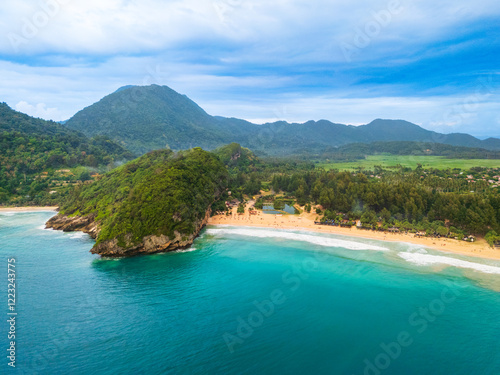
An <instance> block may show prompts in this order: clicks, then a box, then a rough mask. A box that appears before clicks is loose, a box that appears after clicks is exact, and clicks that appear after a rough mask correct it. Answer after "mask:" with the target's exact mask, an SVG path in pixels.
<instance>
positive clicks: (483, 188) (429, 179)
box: [216, 144, 500, 242]
mask: <svg viewBox="0 0 500 375" xmlns="http://www.w3.org/2000/svg"><path fill="white" fill-rule="evenodd" d="M216 153H218V154H219V155H220V157H221V158H222V159H223V161H224V163H225V164H226V166H227V167H228V169H229V170H230V176H231V177H230V186H231V190H232V191H233V196H236V197H237V198H239V199H240V200H242V199H243V196H244V195H248V196H251V195H257V194H259V191H260V190H261V189H266V190H268V191H271V192H273V193H274V194H278V193H284V194H283V195H284V196H286V197H288V198H293V199H295V200H296V202H297V203H298V204H299V205H301V206H305V207H306V209H308V210H311V209H313V208H312V207H315V206H318V208H317V212H318V217H319V218H320V220H323V221H324V220H329V221H336V222H337V223H340V222H342V221H344V220H346V219H347V220H349V221H354V220H360V221H361V223H362V225H363V227H364V228H370V229H385V230H387V229H388V228H389V227H390V228H398V229H401V230H405V231H415V232H416V231H420V232H426V233H428V234H433V235H442V236H450V237H457V238H463V237H465V236H468V235H471V234H473V235H481V236H483V235H485V234H487V233H490V236H489V238H490V239H491V241H495V240H497V239H500V238H497V237H495V236H497V234H496V233H500V169H486V168H479V167H478V168H473V169H471V170H468V171H462V170H460V169H453V170H438V169H428V170H427V169H423V168H422V166H418V167H417V168H415V169H413V170H412V169H411V168H403V167H400V168H398V169H396V170H394V169H392V170H387V169H383V168H381V167H376V168H375V169H374V170H373V171H363V173H362V172H360V171H357V172H347V171H343V172H342V171H336V170H333V171H325V170H323V169H321V168H314V164H311V163H309V162H302V163H301V162H298V161H296V160H295V161H294V160H284V159H277V160H265V161H264V160H261V159H258V158H256V157H255V155H253V154H252V153H251V151H250V150H247V149H244V148H241V147H240V146H239V145H237V144H232V145H229V146H225V147H223V148H221V149H219V151H216ZM279 202H281V201H279ZM258 203H259V204H261V203H262V199H260V200H258ZM319 207H321V208H319ZM220 209H223V207H222V206H220ZM491 241H490V242H491Z"/></svg>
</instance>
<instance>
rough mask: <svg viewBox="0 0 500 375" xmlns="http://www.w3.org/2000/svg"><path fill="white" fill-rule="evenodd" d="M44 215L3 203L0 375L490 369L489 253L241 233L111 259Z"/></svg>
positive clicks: (496, 325) (495, 351) (499, 366)
mask: <svg viewBox="0 0 500 375" xmlns="http://www.w3.org/2000/svg"><path fill="white" fill-rule="evenodd" d="M53 214H54V213H53V212H37V213H15V214H11V213H0V244H1V245H0V255H1V257H0V261H1V262H2V263H3V265H2V266H1V269H2V270H3V271H2V273H0V275H2V274H3V276H2V277H3V278H4V281H3V282H2V283H0V285H2V286H3V288H2V300H1V303H2V305H3V307H2V311H3V312H4V317H3V319H1V321H2V323H0V346H1V347H2V350H3V352H4V355H3V356H2V359H1V360H0V361H1V362H0V373H2V374H4V373H5V374H10V373H12V374H86V375H89V374H113V375H114V374H348V375H362V374H369V375H378V374H403V375H407V374H408V375H411V374H419V375H421V374H446V375H448V374H454V375H457V374H464V375H471V374H492V375H498V374H500V349H499V348H500V345H499V344H500V262H494V261H480V260H477V259H472V258H465V257H459V256H453V255H447V254H443V253H441V254H438V253H437V252H433V251H431V250H428V249H423V248H421V247H419V246H416V245H409V244H404V243H386V242H380V241H379V242H377V241H371V240H364V239H355V238H348V237H341V236H333V235H323V234H311V233H307V232H297V231H280V230H271V229H256V228H243V227H239V228H235V227H209V228H206V229H205V230H204V232H203V234H202V236H201V237H200V238H199V239H197V240H196V242H195V244H194V246H193V247H192V248H191V249H189V250H190V251H184V252H177V253H170V254H161V255H154V256H145V257H136V258H130V259H119V260H107V259H99V258H97V257H96V256H94V255H92V254H90V253H89V249H90V248H91V247H92V244H93V241H92V240H91V239H90V238H89V237H88V236H87V235H85V234H82V233H63V232H57V231H52V230H44V229H43V227H44V222H45V221H46V220H47V219H48V218H50V217H51V216H52V215H53ZM12 257H14V258H15V259H16V263H15V264H16V291H17V298H16V309H17V310H16V311H17V313H18V315H17V316H16V339H15V341H16V368H15V369H12V368H10V367H9V366H8V365H7V363H8V361H9V360H8V359H7V357H6V355H5V353H7V352H8V350H7V349H8V348H9V347H8V345H9V340H8V339H7V330H8V329H9V326H8V325H9V323H8V322H7V319H8V316H7V312H8V310H7V284H8V281H7V260H8V259H9V258H12Z"/></svg>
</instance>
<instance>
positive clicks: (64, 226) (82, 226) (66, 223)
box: [45, 214, 99, 239]
mask: <svg viewBox="0 0 500 375" xmlns="http://www.w3.org/2000/svg"><path fill="white" fill-rule="evenodd" d="M45 228H46V229H48V228H52V229H55V230H62V231H63V232H77V231H79V232H85V233H87V234H89V235H90V237H92V238H94V239H96V238H97V236H98V235H99V225H98V223H97V222H96V221H95V215H86V216H71V217H70V216H66V215H61V214H58V215H56V216H54V217H52V218H50V219H49V221H47V222H46V223H45Z"/></svg>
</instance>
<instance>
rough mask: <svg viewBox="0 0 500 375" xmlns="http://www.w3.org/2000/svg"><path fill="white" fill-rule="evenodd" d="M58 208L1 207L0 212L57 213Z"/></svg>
mask: <svg viewBox="0 0 500 375" xmlns="http://www.w3.org/2000/svg"><path fill="white" fill-rule="evenodd" d="M58 208H59V207H58V206H41V207H40V206H25V207H1V206H0V212H39V211H57V209H58Z"/></svg>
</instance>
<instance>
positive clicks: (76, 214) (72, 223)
mask: <svg viewBox="0 0 500 375" xmlns="http://www.w3.org/2000/svg"><path fill="white" fill-rule="evenodd" d="M227 183H228V173H227V170H226V168H225V167H224V164H222V163H221V162H220V160H219V159H218V158H217V157H216V156H215V155H214V154H212V153H210V152H206V151H203V150H202V149H200V148H195V149H192V150H189V151H183V152H179V153H174V152H173V151H171V150H157V151H152V152H150V153H148V154H146V155H143V156H142V157H140V158H138V159H136V160H134V161H132V162H129V163H127V164H125V165H123V166H121V167H118V168H116V169H114V170H113V171H111V172H109V173H107V174H105V175H103V176H102V178H101V179H99V180H98V181H96V182H94V183H92V184H90V185H80V186H78V187H76V188H75V189H74V190H73V191H72V192H71V194H70V195H69V196H68V197H67V198H66V200H65V202H64V203H63V204H62V205H61V210H60V214H59V215H58V216H56V217H54V218H53V219H51V220H50V221H49V223H48V224H49V226H50V227H53V228H55V229H63V230H84V231H86V232H88V233H90V234H91V235H92V236H93V237H95V238H96V240H97V241H96V245H95V246H94V247H93V249H92V252H94V253H96V254H101V255H104V256H130V255H136V254H144V253H156V252H161V251H168V250H173V249H175V248H179V247H180V248H182V247H186V246H188V245H190V244H191V243H192V240H193V239H194V238H195V237H196V235H197V234H198V232H199V231H200V229H201V227H202V226H203V225H204V224H205V223H206V220H207V219H208V215H209V213H210V210H209V209H210V207H211V205H212V204H213V203H214V202H215V201H216V200H217V198H218V197H219V196H220V195H221V194H222V193H223V192H224V191H225V189H226V187H227Z"/></svg>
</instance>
